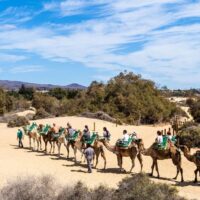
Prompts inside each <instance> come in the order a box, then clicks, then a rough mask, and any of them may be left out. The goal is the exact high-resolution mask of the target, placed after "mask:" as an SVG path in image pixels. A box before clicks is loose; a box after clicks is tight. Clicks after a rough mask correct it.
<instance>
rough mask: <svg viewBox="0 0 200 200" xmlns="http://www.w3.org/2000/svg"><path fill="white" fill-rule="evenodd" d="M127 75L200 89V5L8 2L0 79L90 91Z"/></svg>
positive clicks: (176, 0)
mask: <svg viewBox="0 0 200 200" xmlns="http://www.w3.org/2000/svg"><path fill="white" fill-rule="evenodd" d="M124 70H127V71H132V72H134V73H136V74H141V75H142V76H143V77H144V78H148V79H152V80H154V81H155V82H156V83H157V84H158V85H160V86H163V85H167V86H168V87H169V88H194V87H197V88H200V0H132V1H130V0H60V1H59V0H51V1H50V0H14V1H11V0H0V79H2V80H5V79H6V80H21V81H29V82H36V83H52V84H62V85H66V84H69V83H74V82H76V83H80V84H83V85H86V86H87V85H89V83H90V82H91V81H93V80H98V81H107V80H108V79H109V78H111V77H112V76H114V75H117V74H118V73H119V72H120V71H124Z"/></svg>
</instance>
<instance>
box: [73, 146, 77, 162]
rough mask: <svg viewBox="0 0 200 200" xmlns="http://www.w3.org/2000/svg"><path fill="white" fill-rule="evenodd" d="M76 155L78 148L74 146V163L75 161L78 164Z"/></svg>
mask: <svg viewBox="0 0 200 200" xmlns="http://www.w3.org/2000/svg"><path fill="white" fill-rule="evenodd" d="M76 153H77V148H76V147H75V146H74V161H75V163H77V160H76Z"/></svg>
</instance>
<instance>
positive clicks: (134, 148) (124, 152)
mask: <svg viewBox="0 0 200 200" xmlns="http://www.w3.org/2000/svg"><path fill="white" fill-rule="evenodd" d="M100 141H101V142H102V143H103V144H104V146H105V147H106V148H107V149H108V150H109V151H111V152H112V153H114V154H116V156H117V161H118V166H119V168H120V171H125V170H124V169H123V167H122V164H123V157H130V159H131V161H132V166H131V169H130V173H131V172H132V170H133V168H134V166H135V158H136V157H137V158H138V160H139V162H140V166H141V171H142V169H143V162H142V155H141V153H140V151H141V149H142V146H143V142H142V140H140V141H139V142H138V144H136V143H135V142H132V143H131V145H130V146H129V147H127V148H121V147H118V146H111V145H110V144H109V142H108V141H107V140H106V139H104V138H103V139H100Z"/></svg>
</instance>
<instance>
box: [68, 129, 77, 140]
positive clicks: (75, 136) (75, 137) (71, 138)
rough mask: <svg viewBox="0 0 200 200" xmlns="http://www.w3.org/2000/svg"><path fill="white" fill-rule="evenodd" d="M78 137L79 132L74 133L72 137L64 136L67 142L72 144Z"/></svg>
mask: <svg viewBox="0 0 200 200" xmlns="http://www.w3.org/2000/svg"><path fill="white" fill-rule="evenodd" d="M78 135H79V132H78V131H75V133H74V134H73V136H72V137H70V136H66V139H67V140H69V141H72V142H74V141H76V139H77V138H78Z"/></svg>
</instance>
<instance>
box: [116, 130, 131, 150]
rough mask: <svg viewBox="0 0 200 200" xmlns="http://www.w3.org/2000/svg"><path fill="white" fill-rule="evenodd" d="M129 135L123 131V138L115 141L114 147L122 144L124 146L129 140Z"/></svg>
mask: <svg viewBox="0 0 200 200" xmlns="http://www.w3.org/2000/svg"><path fill="white" fill-rule="evenodd" d="M129 137H130V136H129V134H128V132H127V130H123V138H122V139H119V140H117V143H116V145H117V146H120V145H122V144H125V143H127V142H128V140H129Z"/></svg>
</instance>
